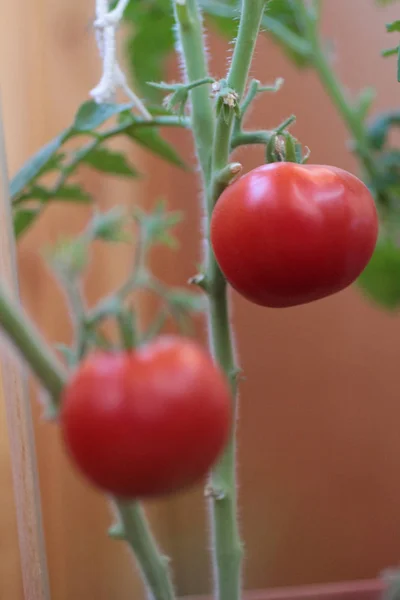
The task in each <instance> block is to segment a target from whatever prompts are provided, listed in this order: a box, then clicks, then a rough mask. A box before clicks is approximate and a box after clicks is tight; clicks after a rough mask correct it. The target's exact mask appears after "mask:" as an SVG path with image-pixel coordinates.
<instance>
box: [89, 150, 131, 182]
mask: <svg viewBox="0 0 400 600" xmlns="http://www.w3.org/2000/svg"><path fill="white" fill-rule="evenodd" d="M82 162H84V163H86V164H88V165H90V166H91V167H93V168H94V169H97V170H98V171H102V172H103V173H112V174H114V175H123V176H124V177H137V176H138V172H137V171H136V169H135V168H134V167H133V166H132V165H130V164H129V162H128V160H127V158H126V157H125V155H124V154H122V153H121V152H115V151H114V150H109V149H108V148H104V147H100V148H94V149H93V150H91V151H90V152H88V153H86V154H85V156H84V157H83V159H82Z"/></svg>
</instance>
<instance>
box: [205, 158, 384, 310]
mask: <svg viewBox="0 0 400 600" xmlns="http://www.w3.org/2000/svg"><path fill="white" fill-rule="evenodd" d="M210 233H211V244H212V247H213V250H214V254H215V257H216V259H217V262H218V264H219V266H220V268H221V270H222V272H223V273H224V275H225V277H226V279H227V280H228V281H229V283H230V284H231V285H232V287H233V288H235V289H236V290H237V291H238V292H239V293H240V294H241V295H242V296H244V297H245V298H247V299H248V300H250V301H251V302H253V303H255V304H259V305H262V306H269V307H274V308H279V307H288V306H295V305H299V304H305V303H308V302H312V301H314V300H318V299H320V298H324V297H325V296H329V295H331V294H334V293H336V292H339V291H340V290H343V289H344V288H346V287H347V286H349V285H350V284H351V283H353V282H354V280H355V279H357V277H358V276H359V275H360V273H361V272H362V271H363V270H364V268H365V267H366V265H367V264H368V262H369V260H370V258H371V256H372V254H373V251H374V249H375V245H376V241H377V236H378V216H377V211H376V208H375V204H374V200H373V197H372V195H371V193H370V191H369V190H368V188H367V187H366V186H365V185H364V183H363V182H362V181H360V180H359V179H358V178H357V177H355V176H354V175H352V174H351V173H348V172H347V171H344V170H342V169H339V168H336V167H331V166H324V165H299V164H295V163H285V162H281V163H272V164H268V165H263V166H261V167H258V168H256V169H254V170H252V171H250V172H249V173H247V174H246V175H244V176H243V177H241V178H240V179H238V180H237V181H236V182H234V183H233V184H231V185H230V186H229V187H228V188H226V190H225V191H224V192H223V193H222V194H221V196H220V198H219V199H218V201H217V204H216V206H215V208H214V212H213V215H212V220H211V232H210Z"/></svg>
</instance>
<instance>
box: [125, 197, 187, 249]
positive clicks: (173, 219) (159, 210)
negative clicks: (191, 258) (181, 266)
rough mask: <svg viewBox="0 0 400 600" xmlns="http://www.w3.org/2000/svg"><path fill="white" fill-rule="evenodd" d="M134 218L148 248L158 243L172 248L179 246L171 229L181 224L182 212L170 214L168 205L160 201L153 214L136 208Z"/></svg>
mask: <svg viewBox="0 0 400 600" xmlns="http://www.w3.org/2000/svg"><path fill="white" fill-rule="evenodd" d="M133 216H134V217H135V219H136V220H137V222H138V223H139V225H140V229H141V232H142V235H143V238H144V240H145V243H146V245H147V246H149V245H150V244H154V243H157V242H158V243H161V244H164V245H166V246H169V247H172V248H174V247H176V246H177V241H176V239H175V237H174V236H172V235H171V233H170V229H172V228H173V227H175V226H176V225H177V224H178V223H180V222H181V220H182V213H181V212H178V211H174V212H168V211H167V209H166V203H165V202H164V201H163V200H160V201H159V202H158V203H157V205H156V207H155V209H154V211H153V212H151V213H147V212H144V211H143V210H142V209H141V208H140V207H138V206H136V207H135V208H134V211H133Z"/></svg>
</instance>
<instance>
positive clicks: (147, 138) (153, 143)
mask: <svg viewBox="0 0 400 600" xmlns="http://www.w3.org/2000/svg"><path fill="white" fill-rule="evenodd" d="M125 134H126V135H127V136H128V137H130V138H131V139H132V140H134V141H135V142H137V143H138V144H140V145H141V146H143V147H144V148H147V150H150V151H151V152H152V153H153V154H156V155H157V156H160V157H161V158H163V159H164V160H167V161H168V162H170V163H171V164H173V165H175V166H177V167H181V168H185V163H184V161H183V160H182V159H181V157H180V156H179V154H178V153H177V152H176V150H175V149H174V148H173V147H172V146H171V145H170V144H169V143H168V142H166V141H165V140H164V139H163V138H162V137H161V136H160V134H159V133H158V132H157V131H156V130H155V129H154V128H152V127H138V126H135V123H134V122H133V123H132V124H131V125H128V126H127V127H126V129H125Z"/></svg>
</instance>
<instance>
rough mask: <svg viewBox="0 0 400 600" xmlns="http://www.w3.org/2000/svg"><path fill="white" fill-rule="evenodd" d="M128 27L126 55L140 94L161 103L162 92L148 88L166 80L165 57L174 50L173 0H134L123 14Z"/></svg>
mask: <svg viewBox="0 0 400 600" xmlns="http://www.w3.org/2000/svg"><path fill="white" fill-rule="evenodd" d="M124 19H125V22H126V23H127V24H128V26H129V37H128V40H127V44H126V55H127V58H128V64H129V66H130V71H131V74H132V78H133V80H134V82H135V86H136V88H137V89H138V90H139V92H140V93H141V94H143V96H144V97H145V98H146V99H147V100H150V101H152V102H160V98H161V95H160V92H159V91H158V90H155V89H154V88H151V87H150V86H148V85H147V82H148V81H160V80H161V79H163V74H164V67H165V61H166V58H167V57H168V56H169V55H170V54H171V53H172V51H173V49H174V43H175V37H174V19H173V14H172V8H171V2H170V0H156V1H154V0H153V1H151V0H150V1H149V0H135V1H134V2H130V3H129V5H128V7H127V9H126V11H125V15H124Z"/></svg>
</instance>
